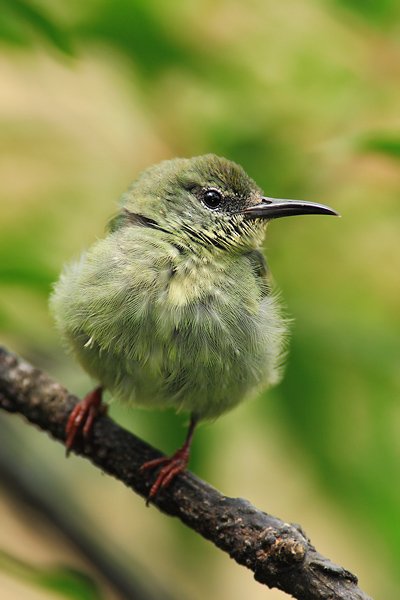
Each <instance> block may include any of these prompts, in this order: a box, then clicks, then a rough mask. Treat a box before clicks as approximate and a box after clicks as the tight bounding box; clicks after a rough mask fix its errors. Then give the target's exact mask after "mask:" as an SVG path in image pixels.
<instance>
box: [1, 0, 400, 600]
mask: <svg viewBox="0 0 400 600" xmlns="http://www.w3.org/2000/svg"><path fill="white" fill-rule="evenodd" d="M399 17H400V4H399V3H398V1H397V0H384V1H383V0H380V1H379V2H378V1H373V0H364V1H362V2H358V1H356V0H351V1H347V2H345V1H344V0H288V1H287V2H284V3H279V2H275V1H272V0H264V1H262V0H250V1H245V0H230V1H228V0H213V1H211V0H208V1H203V2H200V1H196V0H190V1H188V0H186V1H183V0H180V1H178V0H173V1H171V2H160V1H158V2H157V1H156V0H146V1H145V0H130V1H128V0H114V1H113V2H111V1H107V0H90V1H88V2H85V3H81V2H78V1H77V0H72V1H70V2H68V3H67V2H54V1H53V2H51V1H50V0H36V1H33V0H8V1H7V0H0V47H1V55H0V81H1V84H0V156H1V160H0V182H1V184H0V195H1V205H0V211H1V212H0V215H1V223H0V228H1V229H0V289H1V293H0V330H1V343H2V344H5V345H7V347H9V348H10V349H12V350H14V351H16V352H19V353H21V354H22V355H23V356H24V357H26V358H27V359H29V360H30V361H32V362H33V363H35V364H36V365H38V366H39V367H41V368H44V369H46V370H47V371H49V372H50V373H51V374H52V375H54V376H55V377H57V378H58V379H59V380H61V381H62V382H63V383H64V384H65V385H67V386H68V387H69V388H70V389H71V390H72V391H74V392H76V393H77V394H80V395H82V394H84V393H85V392H87V391H88V389H89V388H90V385H91V382H90V381H89V380H88V378H87V377H86V376H85V374H84V373H82V371H81V369H80V368H79V367H78V366H76V365H75V363H74V362H73V361H72V359H71V358H70V357H68V356H66V355H65V354H64V352H63V350H62V348H61V344H60V340H59V339H58V337H57V334H56V332H55V330H54V327H53V324H52V322H51V319H50V317H49V314H48V309H47V298H48V295H49V292H50V289H51V284H52V282H53V281H54V280H55V279H56V278H57V275H58V272H59V271H60V268H61V266H62V264H63V263H64V262H65V261H67V260H70V259H71V258H72V257H74V256H77V255H79V252H80V251H81V250H82V249H84V248H85V247H87V246H88V245H89V244H90V243H91V242H93V240H95V239H96V238H97V237H100V236H102V235H103V232H104V226H105V223H106V221H107V219H108V218H109V217H110V216H111V215H112V214H113V213H114V212H115V210H116V202H117V199H118V197H119V195H120V194H121V193H122V192H123V191H124V190H125V188H126V187H127V185H128V183H129V182H130V181H131V180H132V179H133V178H135V177H136V175H137V174H138V173H139V172H140V170H142V169H143V168H145V167H147V166H149V165H151V164H153V163H155V162H157V161H160V160H162V159H165V158H170V157H174V156H191V155H196V154H202V153H205V152H215V153H217V154H220V155H224V156H226V157H228V158H230V159H233V160H235V161H237V162H239V163H240V164H242V165H243V167H244V168H245V169H246V170H247V171H248V173H249V174H250V175H251V176H252V177H253V178H254V179H256V181H257V182H258V183H259V184H260V185H261V186H262V187H263V188H264V191H265V193H266V194H268V195H271V196H278V197H288V198H290V197H292V198H304V199H308V200H313V201H319V202H324V203H326V204H328V205H331V206H333V207H334V208H336V209H337V210H338V211H339V212H340V213H341V214H342V219H341V220H335V219H319V218H316V217H315V218H312V219H303V218H298V219H293V220H291V219H288V220H285V221H284V222H283V221H282V222H277V223H273V224H272V225H271V227H270V228H269V233H268V239H267V242H266V246H267V251H268V258H269V263H270V267H271V270H272V272H273V274H274V277H275V278H276V280H277V282H278V285H279V288H280V289H281V292H282V297H283V299H284V302H285V304H286V306H287V313H288V315H289V316H290V317H292V318H293V324H292V338H291V345H290V354H289V358H288V365H287V370H286V376H285V379H284V381H283V383H282V384H281V385H280V386H279V387H278V388H276V389H274V390H272V391H271V392H269V393H268V394H266V395H265V397H263V398H258V399H257V400H255V401H253V402H249V403H247V404H246V405H242V406H241V407H240V408H238V409H237V410H236V411H233V412H232V413H230V414H228V415H227V416H225V417H223V418H222V419H220V420H219V421H218V422H216V423H215V424H213V425H208V426H204V427H202V428H201V429H200V430H199V432H198V434H197V437H196V440H195V444H194V450H193V460H192V463H191V466H192V468H193V470H194V471H195V472H196V473H197V474H198V475H200V476H202V477H204V478H206V479H207V480H209V481H210V482H211V483H212V484H214V485H216V486H217V487H218V488H219V489H221V490H222V491H223V492H224V493H226V494H228V495H232V496H243V497H246V498H248V499H249V500H251V501H252V502H253V503H255V504H256V505H257V506H259V507H260V508H262V509H264V510H266V511H268V512H272V513H274V514H277V515H279V516H280V517H281V518H283V519H285V520H288V521H296V522H299V523H301V524H302V526H303V527H304V529H305V530H306V532H307V533H308V534H309V535H310V536H311V538H312V540H313V542H314V543H315V545H316V546H317V547H318V549H319V550H320V551H321V552H323V553H325V554H327V555H328V556H330V558H331V559H332V560H334V561H335V562H338V563H340V564H343V565H344V566H345V567H347V568H348V569H350V570H352V571H354V572H355V573H356V574H357V575H359V577H360V584H361V587H363V588H364V589H365V590H366V591H367V592H368V593H369V594H371V595H372V596H373V597H374V598H375V600H376V599H378V598H382V599H383V598H385V599H388V598H395V597H399V595H400V568H399V564H400V479H399V467H400V441H399V440H400V436H399V431H400V402H399V388H400V376H399V363H400V344H399V334H400V311H399V308H400V277H399V274H400V253H399V222H400V221H399V216H400V170H399V159H400V118H399V106H400V88H399V77H400V41H399V40H400V36H399V34H400V19H399ZM111 414H112V416H114V417H115V418H116V419H117V420H118V421H119V422H121V423H122V424H124V425H125V426H126V427H128V428H130V429H132V430H133V431H135V432H136V433H138V434H139V435H141V436H143V437H144V438H145V439H147V440H149V441H150V442H152V443H154V444H155V445H156V446H158V447H160V448H162V449H163V450H164V451H166V452H170V451H172V450H173V449H175V448H176V446H177V444H179V443H180V442H181V440H182V438H183V436H184V432H185V430H184V424H185V420H184V419H183V418H181V417H176V416H175V415H174V414H173V413H165V414H164V413H162V414H159V413H151V412H145V411H141V410H127V409H126V408H123V407H122V408H121V407H118V406H116V405H112V407H111ZM0 419H1V420H0V436H1V440H2V441H1V453H0V454H1V461H0V462H1V464H0V514H1V523H2V526H1V528H0V587H1V589H2V590H5V591H6V592H7V594H6V596H7V598H8V599H10V600H14V599H16V598H18V599H19V598H24V599H25V598H26V599H28V600H35V599H39V598H40V599H46V598H53V597H54V598H60V597H62V598H72V599H78V600H79V599H80V600H82V599H86V598H87V599H92V598H93V599H100V598H111V599H112V598H115V599H120V598H142V599H149V600H150V599H152V598H157V599H158V598H171V599H172V598H175V599H178V598H179V599H181V598H188V599H190V600H192V599H193V600H197V599H200V598H204V597H211V598H221V599H222V600H225V599H228V598H229V599H232V600H237V599H239V598H243V597H244V595H245V594H247V595H250V597H251V598H252V599H255V600H256V599H257V598H260V599H261V598H265V597H268V598H271V599H277V600H279V599H281V600H283V598H286V597H287V596H286V595H284V594H282V593H280V592H277V591H270V592H268V591H266V590H265V588H263V587H262V586H260V585H259V584H257V583H256V582H254V581H253V580H252V576H251V573H250V572H247V571H246V570H244V569H243V568H241V567H238V566H237V565H236V564H235V563H233V561H230V560H229V559H228V558H227V557H226V556H225V555H223V554H222V553H221V552H219V551H218V550H216V549H215V548H214V547H213V546H211V545H210V544H209V543H208V542H205V541H204V540H202V539H200V538H199V537H198V536H196V535H195V534H192V533H191V532H190V531H187V530H186V529H185V528H184V527H183V526H182V525H181V524H180V523H178V522H175V521H174V520H172V519H169V518H166V517H164V516H163V515H161V514H160V513H158V512H157V511H156V510H155V509H154V508H151V509H146V508H145V506H144V502H143V500H142V499H140V498H138V497H136V496H135V495H134V494H132V493H131V492H129V491H128V490H126V489H125V488H124V487H123V486H122V485H121V484H119V483H118V482H116V481H114V480H112V479H110V478H108V477H103V476H102V475H101V474H100V473H99V472H98V471H97V470H95V469H93V468H92V467H91V466H90V465H89V464H86V463H85V461H83V460H81V459H78V458H76V457H73V456H72V457H71V458H70V459H69V460H68V461H67V460H65V458H64V451H63V448H62V447H61V445H59V444H56V443H54V442H52V441H51V440H49V439H47V437H46V436H44V435H43V434H40V433H38V432H36V431H35V430H33V428H31V427H26V426H25V425H24V423H23V422H22V421H20V420H19V419H18V418H17V417H11V416H8V415H0Z"/></svg>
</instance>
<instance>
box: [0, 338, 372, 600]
mask: <svg viewBox="0 0 400 600" xmlns="http://www.w3.org/2000/svg"><path fill="white" fill-rule="evenodd" d="M76 402H77V398H76V397H74V396H73V395H71V394H69V393H68V391H67V390H66V389H65V388H63V387H62V386H61V385H60V384H59V383H57V382H56V381H54V380H53V379H51V377H49V376H48V375H47V374H45V373H44V372H42V371H40V370H39V369H36V368H34V367H33V366H31V365H30V364H29V363H27V362H25V361H24V360H22V359H21V358H19V357H17V356H15V355H13V354H11V353H10V352H8V351H7V350H5V349H0V408H2V409H3V410H6V411H8V412H16V413H20V414H21V415H23V416H24V417H25V418H26V419H27V420H28V421H30V422H31V423H33V424H35V425H37V426H38V427H40V428H41V429H43V430H44V431H46V432H47V433H49V434H50V435H51V436H52V437H53V438H55V439H57V440H58V441H60V442H62V443H64V441H65V425H66V422H67V419H68V415H69V413H70V412H71V410H72V408H73V406H74V405H75V403H76ZM74 452H76V454H79V455H81V456H84V457H86V458H87V459H89V460H90V461H91V462H92V463H93V464H95V465H96V466H98V467H99V468H100V469H101V470H102V471H104V472H106V473H108V474H110V475H113V476H114V477H115V478H117V479H119V480H120V481H122V482H123V483H125V485H127V486H128V487H130V488H131V489H132V490H133V491H135V492H136V493H138V494H140V495H141V496H143V497H146V496H147V494H148V491H149V486H150V484H151V480H152V477H151V476H149V475H144V474H143V473H140V470H139V469H140V466H141V465H142V464H143V463H144V462H145V461H148V460H151V459H154V458H157V457H159V456H161V453H160V452H159V451H158V450H156V449H154V448H152V447H151V446H150V445H149V444H147V443H146V442H144V441H142V440H141V439H139V438H138V437H136V436H135V435H133V434H131V433H129V432H128V431H126V430H125V429H123V428H122V427H119V426H118V425H117V424H116V423H114V422H113V421H112V420H111V419H110V418H109V417H107V416H101V417H99V418H98V419H97V420H96V422H95V425H94V427H93V431H92V436H91V438H90V440H89V441H87V442H83V441H81V442H80V443H79V444H77V445H76V448H75V449H74ZM152 503H153V504H154V505H155V506H157V508H159V509H160V510H161V511H162V512H164V513H166V514H168V515H170V516H175V517H178V518H179V519H180V520H181V521H182V522H183V523H185V524H186V525H187V526H188V527H190V528H191V529H193V530H194V531H197V532H198V533H199V534H200V535H202V536H203V537H205V538H206V539H208V540H210V541H212V542H213V543H214V544H215V545H216V546H218V548H220V549H221V550H223V551H224V552H226V553H228V554H229V556H231V557H232V558H233V559H234V560H236V562H238V563H239V564H241V565H244V566H245V567H247V568H248V569H250V570H251V571H253V573H254V577H255V579H256V580H257V581H259V582H260V583H262V584H265V585H267V586H268V587H270V588H273V587H276V588H279V589H280V590H282V591H284V592H286V593H287V594H291V595H292V596H293V597H294V598H297V599H298V600H371V599H370V598H369V597H368V596H367V595H366V594H365V593H364V592H362V591H361V590H360V589H359V588H358V587H357V578H356V577H355V576H354V575H353V574H352V573H350V572H349V571H347V570H346V569H344V568H342V567H340V566H337V565H335V564H333V563H332V562H331V561H330V560H329V559H327V558H325V557H324V556H322V555H321V554H320V553H319V552H318V551H317V550H316V549H315V548H314V546H313V545H312V544H311V542H310V540H309V539H308V538H307V536H306V535H305V534H304V532H303V531H302V529H301V527H300V526H298V525H294V524H289V523H285V522H283V521H281V520H280V519H279V518H277V517H274V516H271V515H269V514H267V513H265V512H263V511H261V510H259V509H257V508H256V507H254V506H253V505H252V504H250V502H248V501H247V500H244V499H241V498H228V497H227V496H224V495H222V494H221V493H220V492H219V491H218V490H216V489H215V488H213V487H211V486H210V485H208V484H207V483H205V482H204V481H202V480H200V479H199V478H198V477H196V476H195V475H193V474H191V473H190V472H185V473H184V474H182V475H180V476H179V477H177V478H176V480H175V481H174V482H173V483H172V484H171V486H170V487H168V488H167V489H165V490H162V491H161V492H160V493H159V494H158V495H157V497H156V498H155V499H154V501H152ZM143 509H144V507H143Z"/></svg>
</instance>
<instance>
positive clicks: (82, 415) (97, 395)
mask: <svg viewBox="0 0 400 600" xmlns="http://www.w3.org/2000/svg"><path fill="white" fill-rule="evenodd" d="M101 400H102V388H96V389H95V390H93V391H92V392H90V394H88V395H87V396H86V397H85V398H84V399H83V400H81V401H80V402H78V404H76V405H75V406H74V408H73V409H72V411H71V414H70V416H69V418H68V422H67V425H66V428H65V435H66V440H65V447H66V454H67V456H68V455H69V453H70V451H71V449H72V447H73V445H74V443H75V440H76V438H77V435H78V434H79V433H80V432H82V435H83V437H84V438H86V439H87V438H88V437H89V435H90V433H91V430H92V427H93V423H94V420H95V419H96V417H97V416H98V415H99V414H102V413H103V412H104V410H103V408H104V407H103V406H102V404H101Z"/></svg>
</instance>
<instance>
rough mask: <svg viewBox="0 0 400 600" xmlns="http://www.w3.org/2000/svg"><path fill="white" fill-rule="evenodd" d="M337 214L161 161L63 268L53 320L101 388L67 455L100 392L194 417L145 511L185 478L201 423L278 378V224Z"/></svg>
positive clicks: (202, 160)
mask: <svg viewBox="0 0 400 600" xmlns="http://www.w3.org/2000/svg"><path fill="white" fill-rule="evenodd" d="M302 214H322V215H337V213H336V212H335V211H334V210H332V209H331V208H328V207H327V206H324V205H322V204H316V203H312V202H303V201H293V200H278V199H273V198H268V197H265V196H263V194H262V191H261V189H260V188H259V187H258V186H257V185H256V183H255V182H254V181H253V180H252V179H251V178H250V177H249V176H248V175H247V174H246V173H245V171H244V170H243V169H242V167H240V166H239V165H237V164H235V163H234V162H231V161H229V160H227V159H225V158H221V157H218V156H215V155H213V154H207V155H205V156H197V157H194V158H190V159H180V158H179V159H174V160H168V161H164V162H162V163H160V164H158V165H155V166H153V167H150V168H149V169H147V170H146V171H144V172H143V173H142V174H141V175H140V176H139V178H138V179H137V180H136V181H135V182H134V183H133V184H132V185H131V186H130V188H129V189H128V191H127V192H126V193H125V194H124V195H123V196H122V199H121V202H120V210H119V213H118V214H117V216H116V217H114V218H113V219H112V220H111V222H110V225H109V229H108V233H107V235H106V237H104V239H101V240H99V241H97V242H96V243H95V244H93V246H91V248H89V250H88V251H87V252H85V253H84V254H83V255H82V257H81V258H80V260H78V261H77V262H74V263H72V264H70V265H69V266H67V267H66V268H65V269H64V271H63V273H62V274H61V277H60V279H59V281H58V282H57V284H56V285H55V287H54V292H53V294H52V297H51V309H52V312H53V314H54V316H55V319H56V323H57V326H58V328H59V331H60V332H61V334H62V337H63V338H64V340H65V342H66V344H67V346H68V348H69V349H70V350H71V351H72V353H73V354H74V355H75V357H76V358H77V360H78V361H79V362H80V364H81V365H82V366H83V368H84V369H85V370H86V371H87V372H88V373H89V374H90V375H91V376H92V377H93V378H94V379H95V380H96V381H97V382H98V387H97V388H96V389H95V390H94V391H93V392H91V393H90V394H88V395H87V396H86V397H85V398H84V399H83V400H82V401H81V402H80V403H78V404H77V405H76V407H75V409H74V410H73V411H72V413H71V415H70V417H69V421H68V425H67V428H66V447H67V450H68V451H69V450H70V449H71V448H72V446H73V445H74V443H75V440H76V437H77V435H78V434H80V433H81V432H82V433H83V435H85V436H87V435H89V433H90V429H91V427H92V424H93V420H94V419H95V417H96V415H97V414H98V413H99V412H100V411H101V408H102V406H101V401H102V392H103V390H105V389H107V390H109V391H110V392H111V394H112V396H113V397H114V398H115V399H117V400H121V401H122V402H128V403H133V404H136V405H141V406H145V407H149V408H167V407H171V406H172V407H174V408H175V409H176V410H177V411H185V412H186V413H189V415H190V426H189V429H188V433H187V437H186V440H185V443H184V444H183V446H182V447H181V448H180V449H179V450H178V451H177V452H175V454H174V455H173V456H171V457H169V458H167V457H163V458H160V459H156V460H153V461H149V462H147V463H145V464H144V465H143V466H142V469H143V471H145V470H147V469H153V468H156V467H157V468H159V471H158V474H157V477H156V478H155V481H154V483H153V484H152V485H151V489H150V492H149V498H153V497H154V496H155V495H156V494H157V492H158V491H159V489H160V488H162V487H165V486H167V485H169V483H170V482H171V481H172V480H173V479H174V477H175V476H176V475H177V474H178V473H180V472H181V471H183V470H184V469H186V467H187V464H188V460H189V451H190V445H191V442H192V437H193V432H194V429H195V426H196V424H197V423H198V422H199V421H202V420H213V419H215V418H216V417H219V416H220V415H221V414H223V413H224V412H226V411H228V410H230V409H232V408H233V407H234V406H236V405H237V404H239V403H240V402H242V401H243V400H244V399H245V398H248V397H249V396H251V395H252V394H253V395H254V393H255V392H256V391H257V390H258V389H260V388H265V387H266V386H269V385H272V384H275V383H277V382H278V381H279V379H280V376H281V367H282V362H283V350H284V347H285V340H286V333H287V327H286V323H285V319H284V318H283V317H282V314H281V310H280V306H279V303H278V300H277V297H276V295H274V294H273V293H272V292H271V285H270V277H269V273H268V269H267V265H266V262H265V259H264V256H263V253H262V243H263V239H264V235H265V231H266V227H267V224H268V222H269V221H270V220H272V219H276V218H278V217H286V216H290V215H302Z"/></svg>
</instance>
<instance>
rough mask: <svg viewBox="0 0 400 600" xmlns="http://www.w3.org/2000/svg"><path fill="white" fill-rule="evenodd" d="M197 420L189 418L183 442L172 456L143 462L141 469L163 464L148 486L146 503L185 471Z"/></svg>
mask: <svg viewBox="0 0 400 600" xmlns="http://www.w3.org/2000/svg"><path fill="white" fill-rule="evenodd" d="M196 423H197V420H196V419H195V418H194V417H193V416H192V417H191V419H190V425H189V429H188V432H187V435H186V439H185V443H184V444H183V446H182V448H179V450H177V451H176V452H175V454H173V455H172V456H170V457H168V456H162V457H161V458H155V459H154V460H149V461H148V462H145V463H144V464H143V465H142V466H141V467H140V470H141V471H146V470H147V469H154V468H155V467H158V466H160V465H164V466H163V467H162V469H161V470H160V472H159V473H158V475H157V478H156V480H155V482H154V483H153V485H152V486H151V488H150V492H149V495H148V496H147V502H146V504H148V503H149V502H150V500H152V498H154V497H155V496H156V495H157V494H158V492H159V490H160V489H161V488H164V487H167V486H169V484H170V483H171V481H173V479H175V477H176V476H177V475H179V473H182V472H183V471H185V469H186V467H187V466H188V463H189V455H190V447H191V444H192V440H193V434H194V430H195V427H196Z"/></svg>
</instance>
